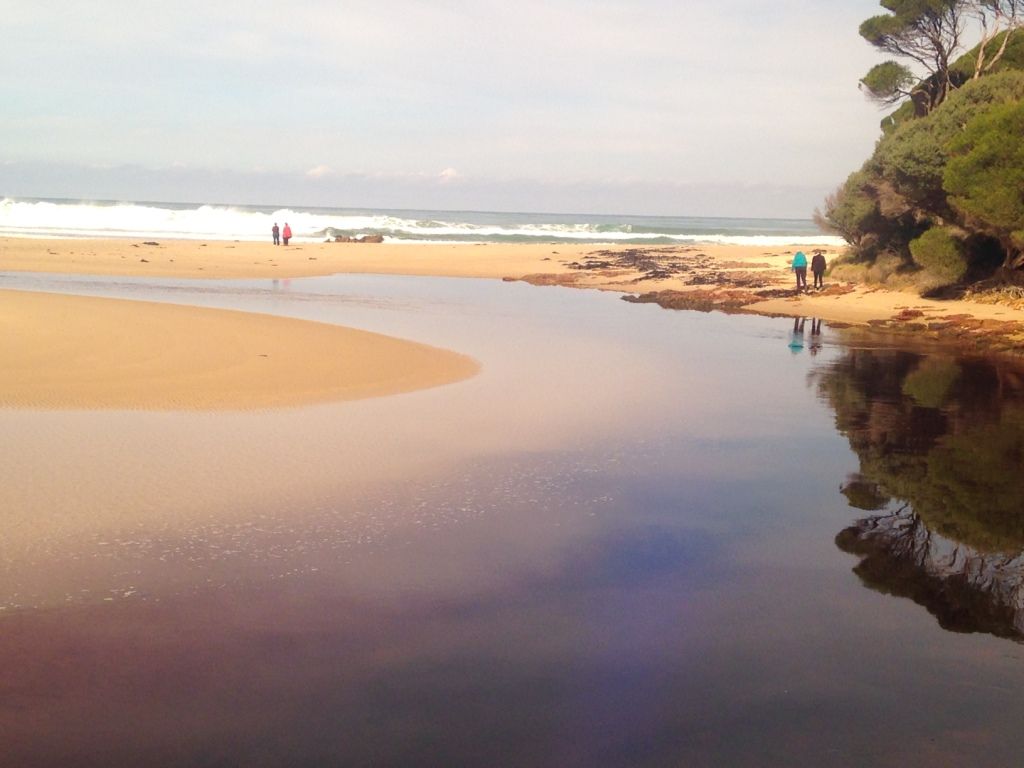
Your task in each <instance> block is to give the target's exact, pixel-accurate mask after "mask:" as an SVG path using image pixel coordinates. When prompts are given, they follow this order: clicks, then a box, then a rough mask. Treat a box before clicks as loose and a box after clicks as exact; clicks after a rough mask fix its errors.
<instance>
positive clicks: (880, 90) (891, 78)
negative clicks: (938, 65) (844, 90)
mask: <svg viewBox="0 0 1024 768" xmlns="http://www.w3.org/2000/svg"><path fill="white" fill-rule="evenodd" d="M915 82H917V78H916V77H914V73H913V72H911V71H910V69H909V68H907V67H905V66H904V65H902V64H900V63H899V62H896V61H883V62H882V63H881V64H876V65H875V66H874V67H872V68H871V69H870V70H868V73H867V74H866V75H864V77H863V78H862V79H861V81H860V84H861V85H862V86H863V87H864V89H865V90H866V91H867V92H868V94H869V95H870V96H871V98H873V99H874V100H875V101H879V102H881V103H883V104H891V103H894V102H896V101H899V100H900V99H902V98H903V97H905V96H906V95H907V94H909V93H910V88H911V86H912V85H914V83H915Z"/></svg>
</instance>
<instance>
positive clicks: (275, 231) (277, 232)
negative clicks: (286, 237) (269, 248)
mask: <svg viewBox="0 0 1024 768" xmlns="http://www.w3.org/2000/svg"><path fill="white" fill-rule="evenodd" d="M270 234H271V235H273V236H274V245H280V244H281V228H280V227H279V226H277V222H276V221H275V222H274V226H273V227H272V228H271V229H270Z"/></svg>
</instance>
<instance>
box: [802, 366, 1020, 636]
mask: <svg viewBox="0 0 1024 768" xmlns="http://www.w3.org/2000/svg"><path fill="white" fill-rule="evenodd" d="M815 377H816V383H817V387H818V392H819V394H820V395H821V397H822V398H823V399H824V400H825V401H826V402H827V403H828V404H829V405H831V407H832V408H833V409H834V410H835V415H836V425H837V427H838V428H839V430H840V432H841V433H842V434H843V435H845V436H846V438H847V439H848V440H849V442H850V446H851V447H852V448H853V449H854V451H856V453H857V455H858V457H859V459H860V473H859V474H857V475H854V476H851V477H850V478H848V480H847V482H846V483H845V484H844V486H843V488H842V492H843V494H844V495H845V496H846V497H847V500H848V502H849V504H850V506H852V507H855V508H858V509H863V510H866V511H870V512H875V513H877V514H872V515H870V516H868V517H865V518H863V519H860V520H858V521H857V522H856V523H854V524H853V525H852V526H850V527H849V528H847V529H845V530H843V531H842V532H841V533H840V534H839V535H838V536H837V537H836V544H837V545H838V546H839V548H840V549H842V550H844V551H846V552H850V553H852V554H856V555H858V556H860V557H861V558H862V560H861V562H860V564H859V565H858V566H857V567H856V568H855V572H856V573H857V574H858V576H860V578H861V579H862V581H863V582H864V584H865V585H866V586H868V587H871V588H872V589H876V590H878V591H881V592H884V593H888V594H893V595H898V596H901V597H908V598H910V599H912V600H914V601H915V602H917V603H919V604H920V605H923V606H924V607H925V608H927V609H928V610H929V612H931V613H932V614H933V615H934V616H935V617H936V618H937V619H938V621H939V623H940V625H941V626H943V627H945V628H946V629H950V630H954V631H960V632H988V633H991V634H994V635H998V636H1000V637H1013V638H1016V639H1024V483H1022V482H1021V474H1022V469H1024V372H1022V370H1021V369H1020V368H1019V367H1017V366H1014V365H1011V364H1010V363H1007V362H993V361H986V360H979V359H958V358H956V357H953V356H948V355H946V356H941V355H930V356H926V355H922V354H917V353H914V352H907V351H895V350H872V349H853V350H850V351H848V352H847V353H846V354H844V355H843V356H842V357H841V358H840V359H838V360H836V361H835V362H833V363H832V364H831V365H829V366H828V367H827V368H826V369H824V370H822V371H819V372H818V373H816V374H815Z"/></svg>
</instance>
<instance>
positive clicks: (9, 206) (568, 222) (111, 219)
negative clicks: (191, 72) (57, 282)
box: [0, 197, 843, 247]
mask: <svg viewBox="0 0 1024 768" xmlns="http://www.w3.org/2000/svg"><path fill="white" fill-rule="evenodd" d="M275 222H277V223H278V224H280V225H281V226H282V227H283V226H284V224H285V222H288V223H289V224H290V225H291V228H292V231H293V232H294V239H295V241H296V242H319V241H322V240H326V239H328V238H334V237H335V236H349V237H355V236H361V235H383V236H384V239H385V241H386V242H408V243H533V242H537V243H555V242H558V243H623V244H636V245H671V244H673V243H724V244H732V245H760V246H769V247H770V246H775V245H790V244H792V245H800V244H811V243H821V244H832V245H836V246H840V245H843V240H842V239H841V238H838V237H835V236H831V235H825V234H822V233H821V231H820V230H819V229H818V227H817V226H816V225H815V224H814V222H813V221H811V220H810V219H757V218H750V219H748V218H709V217H700V216H625V215H623V216H616V215H597V214H559V213H502V212H487V211H431V210H383V209H371V208H319V207H308V206H291V207H288V206H283V207H280V206H254V205H228V204H219V203H217V204H214V203H208V204H197V203H163V202H160V203H157V202H128V201H121V202H116V201H91V200H57V199H39V198H11V197H6V198H3V200H2V201H0V236H7V237H47V238H49V237H58V238H60V237H124V238H133V237H145V238H168V239H189V240H252V241H259V240H263V239H267V238H269V237H270V228H271V226H272V225H273V224H274V223H275Z"/></svg>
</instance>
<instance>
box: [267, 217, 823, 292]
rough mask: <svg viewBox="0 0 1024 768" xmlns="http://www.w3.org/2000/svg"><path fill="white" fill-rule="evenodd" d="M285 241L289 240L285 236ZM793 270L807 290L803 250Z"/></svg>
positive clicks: (794, 263) (799, 282)
mask: <svg viewBox="0 0 1024 768" xmlns="http://www.w3.org/2000/svg"><path fill="white" fill-rule="evenodd" d="M285 226H287V225H285ZM285 242H286V243H287V242H288V240H287V238H285ZM793 271H794V272H796V292H797V293H800V289H801V288H803V289H804V290H805V291H806V290H807V256H806V255H805V254H804V252H803V251H797V252H796V256H794V257H793Z"/></svg>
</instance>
